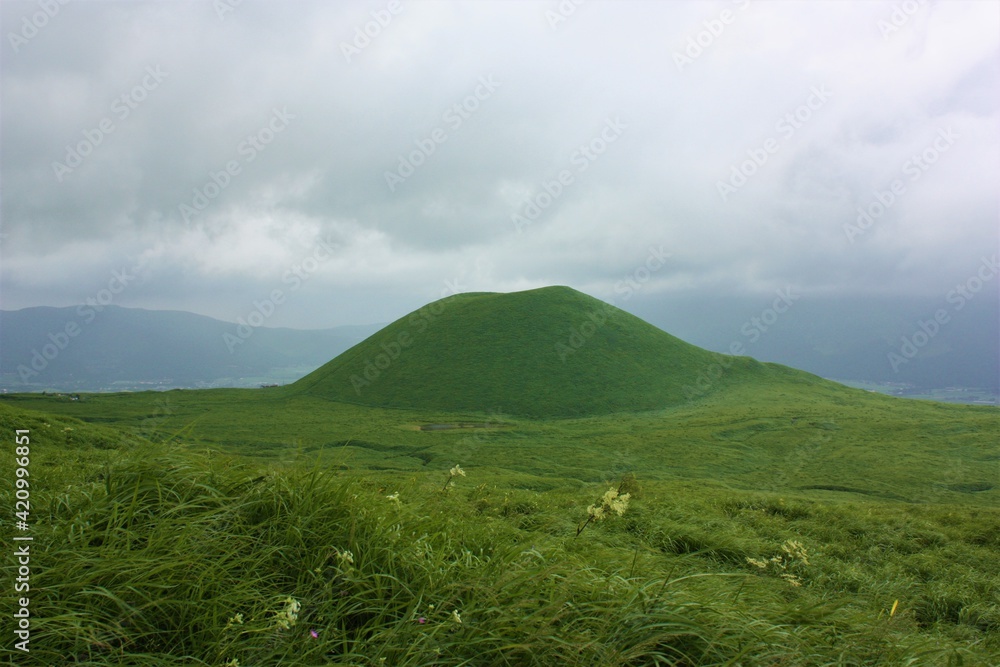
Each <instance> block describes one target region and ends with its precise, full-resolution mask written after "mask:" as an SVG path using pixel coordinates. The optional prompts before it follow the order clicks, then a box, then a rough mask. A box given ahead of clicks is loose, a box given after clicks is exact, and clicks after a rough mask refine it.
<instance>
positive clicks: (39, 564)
mask: <svg viewBox="0 0 1000 667" xmlns="http://www.w3.org/2000/svg"><path fill="white" fill-rule="evenodd" d="M796 382H797V380H796V378H790V379H789V384H788V386H787V387H785V389H784V390H782V389H781V388H780V387H778V386H775V387H773V388H772V389H773V390H772V391H760V390H759V389H753V388H749V387H731V388H729V389H727V390H721V391H717V392H713V393H712V394H710V395H708V396H706V397H704V398H698V399H695V400H692V401H689V402H687V403H684V404H681V405H677V406H674V407H672V408H669V409H664V410H659V411H649V412H638V413H623V414H615V415H604V416H592V417H585V418H576V419H528V418H525V417H513V416H510V415H504V414H502V413H472V412H469V413H448V412H442V411H436V410H400V409H384V408H373V407H364V406H359V405H352V404H346V403H337V402H333V401H329V400H326V399H323V398H319V397H316V396H310V395H307V394H295V393H292V392H287V391H285V390H283V389H260V390H207V391H187V390H185V391H171V392H162V393H157V392H146V393H137V394H100V395H84V396H83V398H82V400H80V401H73V400H70V399H69V397H66V396H41V395H37V394H32V395H17V396H7V397H4V398H3V400H0V423H2V425H3V430H4V433H7V434H12V433H13V430H14V429H30V432H31V440H32V450H31V451H32V458H31V475H32V477H31V480H32V487H31V490H32V521H33V535H34V537H35V542H34V552H33V553H34V556H33V558H32V563H31V565H32V572H33V578H32V582H31V586H32V591H31V593H32V597H31V600H32V606H31V611H32V614H33V618H32V626H31V627H32V631H33V632H32V636H31V648H32V650H31V653H30V654H20V653H19V654H18V655H14V652H13V651H12V650H8V649H10V647H11V645H12V644H11V643H7V644H6V645H5V646H4V649H5V650H7V651H8V655H10V656H11V659H12V660H13V661H14V663H13V664H19V665H20V664H24V665H32V664H38V665H49V664H87V665H242V666H244V667H245V666H248V665H276V664H289V665H366V666H367V665H560V664H569V665H879V664H881V665H906V664H912V665H949V664H956V665H957V664H963V665H995V664H997V655H1000V565H998V562H1000V561H998V558H997V556H998V554H1000V509H998V500H1000V495H998V493H1000V490H998V488H997V486H998V485H997V482H998V466H1000V452H998V450H997V438H996V435H997V433H998V426H1000V413H998V411H997V410H996V409H995V408H990V407H974V406H955V405H944V404H935V403H927V402H918V401H905V400H901V399H894V398H890V397H883V396H875V395H872V394H869V393H866V392H860V391H855V390H847V389H840V388H838V387H837V386H836V385H830V387H829V388H827V389H826V390H823V391H817V390H815V388H813V389H812V390H810V391H809V392H804V391H802V390H801V389H800V388H797V387H798V386H797V384H796ZM463 423H468V424H471V423H476V424H479V425H481V426H485V427H484V428H453V429H439V430H432V431H425V430H421V426H422V425H426V424H446V425H459V424H463ZM11 438H12V436H11ZM456 465H460V466H461V468H462V469H463V470H462V471H463V472H464V473H465V475H464V476H463V475H457V474H456V475H455V476H452V475H451V474H450V473H449V471H450V470H452V469H453V467H454V466H456ZM12 482H13V480H12V479H5V480H4V487H3V488H4V496H5V497H7V498H12V496H13V484H12ZM611 489H614V490H616V491H620V493H621V494H625V493H628V494H629V498H628V506H627V508H625V509H624V512H623V513H622V514H621V515H620V516H619V515H617V513H616V512H614V511H612V507H611V505H606V506H604V507H602V501H601V499H602V496H604V494H605V493H607V492H608V491H609V490H611ZM10 504H11V505H12V504H13V502H12V500H11V501H10ZM588 508H592V510H591V511H593V512H595V513H598V514H600V513H601V510H602V509H603V510H604V514H605V515H606V516H605V518H603V519H602V520H599V521H591V522H589V523H588V522H587V520H588V517H589V516H590V514H589V513H588ZM619 509H621V508H620V507H619ZM8 525H9V524H8ZM584 525H585V526H586V527H585V528H584V529H583V531H582V532H581V533H579V534H577V532H578V530H579V529H580V527H581V526H584ZM11 530H12V529H10V528H8V530H7V534H8V535H9V534H10V532H11ZM8 552H10V549H8ZM3 567H4V571H5V580H7V581H12V580H13V574H14V572H15V570H16V565H15V564H14V562H13V561H12V559H10V558H7V559H5V561H4V562H3ZM9 590H10V587H8V591H9ZM12 622H13V620H12V618H11V615H10V614H5V615H4V621H3V625H4V636H6V637H11V636H12V628H11V623H12Z"/></svg>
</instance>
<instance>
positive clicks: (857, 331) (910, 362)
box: [616, 283, 1000, 396]
mask: <svg viewBox="0 0 1000 667" xmlns="http://www.w3.org/2000/svg"><path fill="white" fill-rule="evenodd" d="M775 300H778V301H779V303H778V306H779V308H780V309H782V310H784V312H777V311H775V310H773V308H772V307H773V306H774V301H775ZM616 305H619V306H621V307H623V308H625V309H627V310H628V311H629V312H631V313H634V314H635V315H637V316H639V317H641V318H643V319H644V320H646V321H648V322H650V323H652V324H654V325H656V326H657V327H660V328H661V329H663V330H665V331H669V332H671V333H672V334H674V335H675V336H678V337H680V338H682V339H683V340H686V341H688V342H691V343H694V344H695V345H699V346H701V347H704V348H706V349H709V350H714V351H717V352H729V350H730V348H731V347H732V346H733V344H734V343H738V344H741V345H742V347H743V349H744V350H745V351H744V352H743V354H747V355H750V356H752V357H754V358H755V359H759V360H761V361H773V362H777V363H781V364H785V365H787V366H792V367H793V368H799V369H802V370H806V371H809V372H810V373H815V374H816V375H820V376H822V377H825V378H832V379H836V380H841V381H845V380H853V381H864V382H871V383H881V384H884V385H889V384H893V385H900V386H903V387H908V388H909V390H908V392H907V393H911V394H918V393H921V391H925V390H932V389H944V388H947V387H962V388H980V389H983V390H986V391H987V392H989V393H992V394H993V395H994V396H995V395H996V394H1000V292H998V290H997V285H996V284H989V283H988V284H987V285H986V286H985V287H984V288H983V289H982V291H981V292H979V293H978V294H976V295H975V298H972V299H969V300H965V301H964V302H960V301H956V300H955V299H952V300H949V299H948V298H946V296H945V295H942V296H941V297H938V298H932V297H915V296H914V297H899V296H891V297H890V296H880V295H869V296H857V295H855V296H850V297H847V296H839V295H828V296H813V295H810V296H808V297H807V296H804V295H803V296H799V297H798V298H796V299H794V300H793V301H792V302H791V303H790V304H785V303H782V302H780V297H779V295H778V294H777V293H775V294H772V295H770V296H769V298H763V297H761V296H738V295H720V296H718V297H716V298H705V297H704V296H702V297H700V298H690V297H674V296H666V295H659V294H657V295H649V296H648V297H647V296H646V295H642V294H640V295H638V298H635V299H632V300H630V302H627V303H618V304H616ZM936 315H937V316H938V318H936V317H935V316H936ZM936 319H939V320H941V321H940V322H938V321H936Z"/></svg>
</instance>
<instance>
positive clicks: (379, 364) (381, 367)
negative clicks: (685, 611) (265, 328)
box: [288, 287, 829, 417]
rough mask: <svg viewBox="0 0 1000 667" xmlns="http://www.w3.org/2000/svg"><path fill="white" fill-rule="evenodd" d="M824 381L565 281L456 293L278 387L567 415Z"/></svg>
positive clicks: (452, 407)
mask: <svg viewBox="0 0 1000 667" xmlns="http://www.w3.org/2000/svg"><path fill="white" fill-rule="evenodd" d="M774 381H781V382H789V381H792V382H798V383H801V384H804V385H813V384H816V385H821V384H823V385H825V384H829V383H826V382H825V381H823V380H821V379H820V378H817V377H815V376H811V375H809V374H806V373H801V372H799V371H794V370H792V369H788V368H785V367H782V366H777V365H772V364H761V363H759V362H757V361H755V360H753V359H750V358H748V357H730V356H726V355H720V354H717V353H714V352H709V351H707V350H703V349H701V348H698V347H696V346H694V345H690V344H688V343H685V342H684V341H682V340H680V339H678V338H675V337H674V336H671V335H670V334H668V333H666V332H664V331H661V330H660V329H657V328H656V327H654V326H652V325H651V324H648V323H647V322H644V321H643V320H641V319H639V318H637V317H635V316H633V315H631V314H629V313H626V312H624V311H622V310H620V309H618V308H615V307H614V306H611V305H608V304H606V303H604V302H602V301H599V300H597V299H594V298H592V297H589V296H587V295H585V294H582V293H580V292H577V291H576V290H573V289H571V288H568V287H546V288H541V289H536V290H528V291H524V292H515V293H511V294H495V293H474V294H459V295H455V296H452V297H448V298H446V299H442V300H440V301H437V302H434V303H432V304H429V305H428V306H425V307H424V308H421V309H420V310H418V311H415V312H414V313H411V314H410V315H407V316H406V317H403V318H401V319H399V320H397V321H395V322H393V323H392V324H390V325H389V326H387V327H385V328H384V329H383V330H381V331H380V332H378V333H377V334H375V335H374V336H372V337H370V338H369V339H367V340H366V341H364V342H362V343H361V344H359V345H356V346H355V347H353V348H351V349H350V350H348V351H346V352H344V353H343V354H341V355H340V356H338V357H337V358H335V359H333V360H332V361H330V362H329V363H327V364H326V365H324V366H322V367H321V368H319V369H317V370H316V371H314V372H313V373H311V374H309V375H307V376H306V377H304V378H302V379H301V380H299V381H298V382H296V383H295V384H294V385H292V386H290V387H289V388H288V392H289V395H296V394H307V395H311V396H317V397H322V398H326V399H330V400H334V401H342V402H348V403H358V404H362V405H371V406H379V407H395V408H419V409H438V410H448V411H475V412H483V413H485V412H494V411H502V412H504V413H507V414H513V415H522V416H531V417H573V416H584V415H598V414H609V413H614V412H638V411H644V410H654V409H660V408H664V407H668V406H672V405H678V404H681V403H684V402H686V401H688V400H690V399H692V398H695V397H700V396H702V395H707V394H711V393H714V392H716V391H718V390H720V389H723V388H725V387H728V386H732V385H734V384H747V383H752V384H759V385H761V386H763V385H766V384H768V383H771V382H774Z"/></svg>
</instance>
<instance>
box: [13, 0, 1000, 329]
mask: <svg viewBox="0 0 1000 667" xmlns="http://www.w3.org/2000/svg"><path fill="white" fill-rule="evenodd" d="M50 5H51V6H50ZM231 5H234V6H231ZM55 7H58V11H55V9H54V8H55ZM46 8H48V9H47V10H46ZM0 12H2V21H3V25H2V33H3V44H2V67H0V82H2V101H0V105H2V106H0V112H2V117H0V118H2V122H0V131H2V157H0V160H2V161H0V177H2V185H3V199H2V218H3V228H2V234H3V237H2V248H0V251H2V269H0V279H2V283H0V286H2V293H0V296H2V301H3V304H2V307H3V308H5V309H13V308H22V307H27V306H35V305H56V306H64V305H73V304H77V303H81V302H83V301H84V300H86V299H87V298H93V297H94V296H95V295H96V294H98V293H100V291H101V290H102V289H107V288H109V285H110V286H111V287H113V290H112V291H113V292H114V302H115V303H117V304H119V305H124V306H139V307H147V308H170V309H179V310H190V311H194V312H199V313H202V314H205V315H210V316H213V317H218V318H220V319H224V320H229V321H235V320H236V319H237V318H239V317H245V316H246V315H247V313H248V312H250V311H251V310H252V309H253V308H254V302H255V300H256V301H260V300H261V299H266V298H268V297H269V295H271V294H272V293H273V292H274V291H275V290H280V291H281V293H282V296H283V297H284V303H283V304H281V305H280V307H279V308H277V309H276V310H275V312H274V314H273V316H272V317H271V318H269V321H268V322H267V324H268V325H270V326H299V327H327V326H335V325H340V324H351V323H369V322H379V321H388V320H391V319H394V318H396V317H399V316H402V315H403V314H405V313H406V312H408V311H409V310H412V309H414V308H416V307H419V306H420V305H422V304H423V303H425V302H427V301H430V300H432V299H436V298H438V297H440V296H441V295H442V294H445V293H448V292H450V291H454V290H456V289H458V290H461V291H512V290H518V289H526V288H531V287H539V286H543V285H551V284H565V285H570V286H573V287H576V288H577V289H580V290H582V291H585V292H587V293H589V294H592V295H594V296H597V297H599V298H604V299H606V300H613V299H614V298H615V297H616V289H615V287H616V284H617V285H620V281H622V279H623V277H624V276H629V275H631V276H636V275H637V274H636V271H637V270H638V271H639V273H638V277H639V278H641V279H642V280H644V281H645V282H643V283H642V290H643V293H644V295H646V296H649V295H656V294H667V293H673V294H678V293H682V292H683V293H688V294H699V293H703V294H705V295H710V294H726V293H735V292H739V293H747V292H760V293H773V291H774V290H776V289H779V288H783V287H785V286H787V285H794V286H795V288H796V289H797V290H798V292H799V293H801V294H805V295H808V294H810V293H815V294H830V293H840V294H845V295H850V294H862V293H880V294H899V295H908V296H912V295H942V294H944V293H945V292H947V291H948V289H949V288H950V287H953V286H954V284H955V283H956V282H959V281H964V280H966V279H967V278H968V277H969V276H972V275H974V274H975V273H976V271H977V270H978V267H980V265H981V263H982V260H983V258H984V257H986V258H989V257H993V256H994V255H995V254H996V252H997V240H998V225H997V222H998V196H997V187H998V183H1000V146H998V129H1000V126H998V97H1000V86H998V84H1000V72H998V68H1000V57H998V55H1000V54H998V46H1000V5H998V3H996V2H930V1H924V2H918V1H916V0H907V1H906V2H902V1H901V2H870V1H864V2H843V1H840V0H838V1H836V2H829V3H822V2H791V1H781V2H744V1H743V0H740V1H739V2H691V3H681V2H634V3H629V2H584V3H582V4H580V5H579V6H577V5H576V4H574V3H573V2H570V0H564V1H563V2H561V3H560V2H557V1H555V0H553V1H551V2H493V3H489V2H424V1H406V0H399V2H395V1H393V2H329V3H328V2H318V1H317V2H255V1H253V0H244V1H243V2H242V3H236V2H234V1H230V0H217V1H216V2H212V1H209V0H205V1H203V2H165V1H164V2H83V1H80V2H71V3H68V4H66V5H60V4H58V3H57V2H56V0H50V2H49V3H46V2H28V3H26V2H4V3H3V5H2V7H0ZM46 12H47V13H46ZM50 15H51V16H50ZM38 25H41V27H36V26H38ZM366 30H367V32H368V33H370V36H369V35H365V31H366ZM84 153H86V154H85V155H84ZM401 161H402V162H401ZM734 170H735V174H734ZM411 171H412V173H411ZM741 171H742V172H743V173H740V172H741ZM747 174H749V175H747ZM720 183H721V184H724V185H721V186H720ZM894 186H895V192H893V188H894ZM880 199H881V202H880V201H879V200H880ZM531 203H534V204H536V205H537V207H538V208H537V210H535V209H532V208H531V206H530V204H531ZM859 208H860V209H861V210H866V211H869V212H870V213H871V215H872V217H871V221H870V222H868V221H866V220H864V219H862V224H858V218H859ZM651 255H658V256H661V257H662V256H664V255H669V257H668V258H667V259H665V260H660V264H662V266H660V265H659V264H657V262H651V263H650V265H655V266H659V268H658V269H657V270H655V271H653V272H652V273H651V274H647V273H645V271H644V270H641V268H640V267H643V266H646V265H647V261H648V260H649V258H650V257H651ZM116 272H118V274H117V275H118V277H116ZM647 276H648V280H646V278H647Z"/></svg>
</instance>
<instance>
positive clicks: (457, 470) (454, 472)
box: [441, 465, 465, 491]
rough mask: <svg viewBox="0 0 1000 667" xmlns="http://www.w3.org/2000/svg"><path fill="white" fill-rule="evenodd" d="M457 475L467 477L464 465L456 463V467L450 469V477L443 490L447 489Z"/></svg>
mask: <svg viewBox="0 0 1000 667" xmlns="http://www.w3.org/2000/svg"><path fill="white" fill-rule="evenodd" d="M456 477H465V471H464V470H462V466H460V465H456V466H455V467H454V468H452V469H451V470H449V471H448V479H447V480H445V483H444V488H442V489H441V490H442V491H447V490H448V485H449V484H451V481H452V480H453V479H455V478H456Z"/></svg>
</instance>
